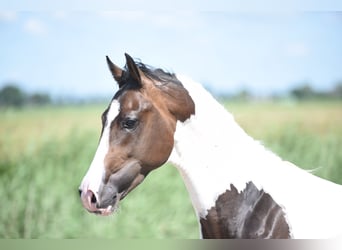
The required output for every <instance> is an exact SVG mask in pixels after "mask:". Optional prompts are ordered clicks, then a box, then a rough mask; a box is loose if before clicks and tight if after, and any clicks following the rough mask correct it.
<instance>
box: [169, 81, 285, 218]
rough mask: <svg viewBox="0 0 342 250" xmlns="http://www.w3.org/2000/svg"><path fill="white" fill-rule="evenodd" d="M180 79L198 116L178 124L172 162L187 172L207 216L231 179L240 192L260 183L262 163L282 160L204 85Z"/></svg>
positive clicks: (199, 207) (194, 197) (193, 196)
mask: <svg viewBox="0 0 342 250" xmlns="http://www.w3.org/2000/svg"><path fill="white" fill-rule="evenodd" d="M179 78H180V80H181V81H182V83H183V85H184V87H185V88H186V89H187V90H188V91H189V93H190V96H191V97H192V99H193V101H194V103H195V115H193V116H192V117H191V118H190V119H188V120H187V121H185V122H184V123H181V122H178V123H177V127H176V132H175V135H174V139H175V144H174V148H173V152H172V154H171V156H170V159H169V161H170V162H172V163H173V164H175V165H176V167H177V168H178V170H179V172H180V174H181V175H182V177H183V179H184V181H185V185H186V187H187V189H188V191H189V193H190V196H191V200H192V203H193V206H194V208H195V210H196V212H197V215H198V216H200V217H205V215H206V213H207V210H208V209H210V208H211V207H212V206H213V205H214V204H215V200H216V199H217V197H218V196H219V195H220V194H222V193H224V192H225V191H226V190H230V185H231V184H232V185H234V186H235V187H236V188H237V189H238V190H240V191H241V190H243V189H244V188H245V187H246V183H248V182H250V181H252V182H253V183H254V184H255V185H256V186H257V187H260V185H258V183H261V182H262V180H260V176H261V175H260V174H259V175H258V172H260V171H262V169H260V168H259V169H257V168H256V165H257V162H260V161H262V162H263V164H262V166H264V167H266V168H267V166H268V165H274V164H272V162H274V161H279V160H280V159H279V158H278V157H277V156H275V155H273V154H272V153H271V152H269V151H267V150H265V148H264V147H263V146H262V145H260V144H259V143H258V142H256V141H254V140H253V139H252V138H251V137H250V136H248V135H247V134H246V133H245V132H244V130H243V129H242V128H241V127H240V126H239V125H238V124H237V123H236V122H235V120H234V118H233V116H232V115H231V114H230V113H229V112H227V111H226V110H225V109H224V107H223V106H222V105H221V104H219V103H218V102H217V101H216V100H215V99H214V98H213V97H212V96H211V95H210V94H209V93H208V92H207V91H206V90H204V89H203V88H202V87H201V86H200V85H199V84H197V83H195V82H192V81H191V80H189V79H186V78H184V77H179ZM267 162H269V163H267ZM259 165H260V164H259Z"/></svg>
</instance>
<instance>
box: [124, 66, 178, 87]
mask: <svg viewBox="0 0 342 250" xmlns="http://www.w3.org/2000/svg"><path fill="white" fill-rule="evenodd" d="M135 64H136V66H137V67H138V68H139V69H140V70H141V71H142V72H143V73H144V74H145V76H146V77H148V78H150V79H151V80H153V81H156V82H159V83H161V84H167V83H174V84H178V85H182V83H181V82H180V81H179V80H178V79H177V77H176V75H175V74H174V73H170V72H166V71H164V70H163V69H161V68H154V67H152V66H150V65H147V64H144V63H142V62H139V61H138V62H137V61H135ZM124 69H125V72H127V71H128V69H127V65H126V66H125V68H124ZM123 80H124V79H123Z"/></svg>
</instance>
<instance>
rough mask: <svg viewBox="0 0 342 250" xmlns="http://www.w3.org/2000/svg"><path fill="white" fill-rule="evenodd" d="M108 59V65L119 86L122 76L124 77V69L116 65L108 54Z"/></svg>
mask: <svg viewBox="0 0 342 250" xmlns="http://www.w3.org/2000/svg"><path fill="white" fill-rule="evenodd" d="M106 59H107V64H108V67H109V70H110V72H111V73H112V75H113V77H114V79H115V81H117V83H118V84H119V87H121V86H120V80H121V77H122V74H123V70H122V69H121V68H120V67H118V66H116V65H115V64H114V63H113V62H112V61H111V60H110V59H109V57H108V56H106Z"/></svg>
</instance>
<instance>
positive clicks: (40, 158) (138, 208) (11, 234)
mask: <svg viewBox="0 0 342 250" xmlns="http://www.w3.org/2000/svg"><path fill="white" fill-rule="evenodd" d="M225 105H226V107H227V109H229V110H230V111H231V112H232V113H233V114H234V115H235V117H236V120H237V121H238V122H239V123H240V124H241V126H242V127H243V128H244V129H245V130H246V131H247V132H248V133H249V134H251V135H252V136H253V137H254V138H256V139H258V140H261V141H262V142H263V143H264V144H265V145H266V146H267V147H268V148H270V149H272V150H273V151H275V152H276V153H277V154H279V155H280V156H282V157H283V158H285V159H287V160H290V161H292V162H294V163H295V164H297V165H299V166H302V167H303V168H305V169H313V168H318V169H317V171H316V172H315V174H317V175H319V176H322V177H324V178H327V179H330V180H333V181H335V182H337V183H341V184H342V153H341V152H342V103H341V102H308V103H297V104H296V103H248V104H242V103H225ZM105 106H106V105H97V106H77V107H76V106H75V107H46V108H38V109H29V108H27V109H22V110H0V196H1V211H0V225H1V226H0V237H1V238H198V231H199V230H198V225H197V221H196V219H195V215H194V212H193V209H192V207H191V204H190V201H189V198H188V194H187V192H186V190H185V187H184V185H183V183H182V180H181V178H180V176H179V174H178V172H177V171H176V169H175V168H174V167H172V166H170V165H166V166H163V167H162V168H160V169H158V170H156V171H155V172H153V173H151V174H150V175H149V177H148V178H147V179H146V180H145V181H144V183H143V184H142V185H140V186H139V187H138V188H137V189H136V190H134V191H133V192H132V193H131V194H130V195H129V196H128V197H127V198H126V199H125V200H124V201H123V202H122V203H121V206H120V209H119V212H118V213H117V214H116V215H114V216H110V217H99V216H95V215H91V214H89V213H87V212H86V211H85V210H84V209H83V208H82V206H81V203H80V200H79V197H78V191H77V189H78V185H79V184H80V181H81V179H82V177H83V176H84V174H85V172H86V170H87V169H88V167H89V164H90V162H91V160H92V157H93V155H94V152H95V150H96V146H97V141H98V136H99V132H100V114H101V113H102V110H103V109H104V108H105Z"/></svg>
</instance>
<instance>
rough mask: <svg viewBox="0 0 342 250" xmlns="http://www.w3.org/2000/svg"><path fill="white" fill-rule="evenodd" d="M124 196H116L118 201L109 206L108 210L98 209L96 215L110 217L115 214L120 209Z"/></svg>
mask: <svg viewBox="0 0 342 250" xmlns="http://www.w3.org/2000/svg"><path fill="white" fill-rule="evenodd" d="M122 194H123V192H122V193H118V194H117V195H116V199H115V201H114V203H113V204H112V205H109V206H108V207H106V208H98V209H97V210H96V211H94V213H95V214H97V215H101V216H108V215H111V214H113V213H115V212H116V211H117V210H118V208H119V203H120V201H121V200H122Z"/></svg>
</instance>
